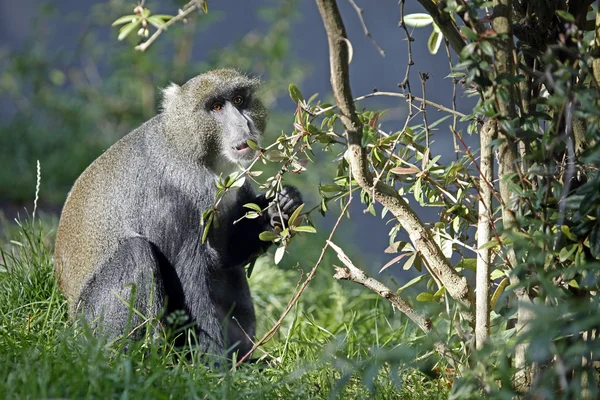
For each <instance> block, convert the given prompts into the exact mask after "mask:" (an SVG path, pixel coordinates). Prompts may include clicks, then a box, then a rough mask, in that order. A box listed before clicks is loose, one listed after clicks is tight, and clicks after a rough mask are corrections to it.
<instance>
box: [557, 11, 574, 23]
mask: <svg viewBox="0 0 600 400" xmlns="http://www.w3.org/2000/svg"><path fill="white" fill-rule="evenodd" d="M556 15H558V16H559V17H560V18H561V19H563V20H565V21H567V22H575V17H574V16H573V14H571V13H569V12H567V11H565V10H556Z"/></svg>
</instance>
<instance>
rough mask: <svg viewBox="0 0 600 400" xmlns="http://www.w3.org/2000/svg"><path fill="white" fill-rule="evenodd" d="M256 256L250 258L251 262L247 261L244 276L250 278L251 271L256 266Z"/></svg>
mask: <svg viewBox="0 0 600 400" xmlns="http://www.w3.org/2000/svg"><path fill="white" fill-rule="evenodd" d="M257 259H258V258H255V259H254V260H252V261H251V262H249V263H248V266H247V267H246V277H247V278H248V279H250V276H251V275H252V271H254V267H256V260H257Z"/></svg>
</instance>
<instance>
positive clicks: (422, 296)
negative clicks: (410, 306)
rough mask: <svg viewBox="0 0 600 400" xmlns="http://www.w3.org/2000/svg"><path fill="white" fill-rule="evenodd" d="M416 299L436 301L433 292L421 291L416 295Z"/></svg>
mask: <svg viewBox="0 0 600 400" xmlns="http://www.w3.org/2000/svg"><path fill="white" fill-rule="evenodd" d="M417 301H436V300H435V297H434V295H433V293H429V292H423V293H419V294H418V295H417Z"/></svg>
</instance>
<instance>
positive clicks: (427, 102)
mask: <svg viewBox="0 0 600 400" xmlns="http://www.w3.org/2000/svg"><path fill="white" fill-rule="evenodd" d="M379 96H384V97H386V96H387V97H400V98H402V99H407V100H410V101H413V100H416V101H418V102H420V103H421V104H425V105H427V106H431V107H434V108H437V109H438V110H440V111H444V112H447V113H449V114H452V115H454V116H456V117H460V118H464V117H466V115H465V114H463V113H461V112H460V111H456V110H453V109H451V108H448V107H445V106H443V105H441V104H438V103H434V102H433V101H430V100H425V99H423V98H421V97H417V96H413V95H412V94H404V93H396V92H373V93H369V94H365V95H364V96H360V97H357V98H355V99H354V101H361V100H365V99H368V98H370V97H379ZM335 108H337V104H334V105H332V106H330V107H327V108H323V109H321V110H319V111H318V112H316V113H314V115H320V114H323V113H325V112H327V111H329V110H333V109H335Z"/></svg>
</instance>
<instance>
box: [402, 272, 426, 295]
mask: <svg viewBox="0 0 600 400" xmlns="http://www.w3.org/2000/svg"><path fill="white" fill-rule="evenodd" d="M428 276H429V275H427V274H423V275H419V276H417V277H415V278H412V279H411V280H410V281H408V282H406V283H405V284H404V286H402V287H401V288H400V289H398V290H397V291H396V293H398V294H400V292H402V291H403V290H404V289H407V288H409V287H411V286H414V285H416V284H417V283H420V282H422V281H424V280H425V279H426V278H427V277H428Z"/></svg>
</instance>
